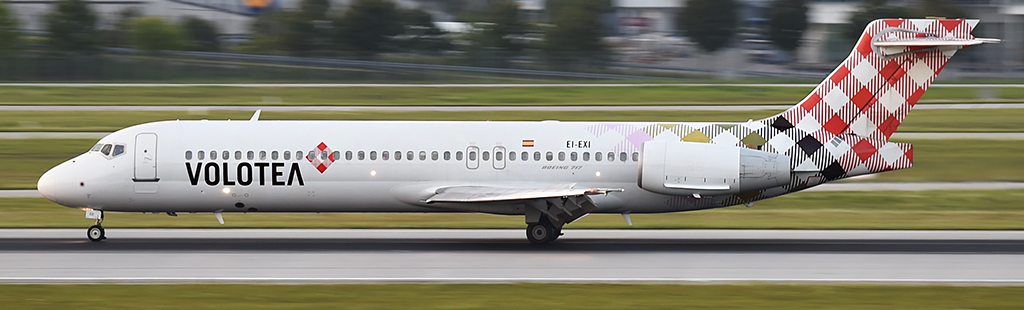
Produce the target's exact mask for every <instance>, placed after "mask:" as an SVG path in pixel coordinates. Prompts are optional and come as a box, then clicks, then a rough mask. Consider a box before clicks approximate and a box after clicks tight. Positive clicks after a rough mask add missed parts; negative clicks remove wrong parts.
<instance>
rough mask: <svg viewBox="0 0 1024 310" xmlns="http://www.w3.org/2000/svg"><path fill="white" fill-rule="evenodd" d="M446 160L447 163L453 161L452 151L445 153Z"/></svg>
mask: <svg viewBox="0 0 1024 310" xmlns="http://www.w3.org/2000/svg"><path fill="white" fill-rule="evenodd" d="M444 160H445V161H449V160H452V151H444Z"/></svg>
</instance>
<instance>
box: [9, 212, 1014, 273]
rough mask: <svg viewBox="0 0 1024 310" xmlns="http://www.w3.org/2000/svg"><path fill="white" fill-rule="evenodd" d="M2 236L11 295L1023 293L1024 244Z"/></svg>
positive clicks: (753, 234) (967, 235) (898, 236)
mask: <svg viewBox="0 0 1024 310" xmlns="http://www.w3.org/2000/svg"><path fill="white" fill-rule="evenodd" d="M564 232H565V236H563V237H562V238H561V239H559V240H558V241H556V242H555V243H553V244H549V245H547V246H541V247H537V246H533V245H530V244H529V243H528V242H527V241H526V240H525V239H524V236H523V234H524V233H523V232H522V231H521V230H277V229H267V230H242V229H239V230H226V229H225V230H208V229H108V230H107V235H108V237H109V238H110V239H108V240H106V241H104V242H101V243H92V242H89V241H86V239H85V229H84V225H83V229H71V230H68V229H57V230H51V229H45V230H43V229H38V230H35V229H12V230H0V236H3V238H0V282H6V283H100V282H102V283H105V282H114V283H182V282H189V283H191V282H231V283H236V282H237V283H363V282H370V283H391V282H427V283H435V282H470V283H476V282H481V283H489V282H670V283H705V282H750V281H755V282H759V281H767V282H853V283H943V284H992V285H995V284H1014V285H1021V284H1024V268H1020V264H1021V262H1024V232H1022V231H807V230H799V231H798V230H574V229H570V228H568V227H567V229H566V230H565V231H564Z"/></svg>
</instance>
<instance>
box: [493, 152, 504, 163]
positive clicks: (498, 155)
mask: <svg viewBox="0 0 1024 310" xmlns="http://www.w3.org/2000/svg"><path fill="white" fill-rule="evenodd" d="M502 160H505V153H502V152H494V161H502Z"/></svg>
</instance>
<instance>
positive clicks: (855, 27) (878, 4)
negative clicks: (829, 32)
mask: <svg viewBox="0 0 1024 310" xmlns="http://www.w3.org/2000/svg"><path fill="white" fill-rule="evenodd" d="M908 16H910V12H909V11H908V10H907V9H906V8H904V7H901V6H892V5H889V4H888V1H887V0H864V2H862V3H861V4H860V8H859V9H858V10H857V11H856V12H854V13H853V15H852V16H850V23H848V24H846V26H845V27H844V28H843V38H844V39H846V40H849V41H851V42H856V41H857V40H858V39H860V35H861V34H863V33H864V28H865V27H867V26H868V23H870V22H871V21H873V20H876V19H879V18H905V17H908Z"/></svg>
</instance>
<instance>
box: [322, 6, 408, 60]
mask: <svg viewBox="0 0 1024 310" xmlns="http://www.w3.org/2000/svg"><path fill="white" fill-rule="evenodd" d="M334 28H335V29H336V31H337V32H336V35H335V42H336V44H338V46H339V47H341V48H343V49H346V50H351V51H354V52H356V53H357V54H359V55H361V56H373V55H374V54H376V53H379V52H382V51H385V50H387V49H388V43H389V41H391V37H393V36H396V35H399V34H401V33H402V31H403V30H402V21H401V19H400V16H399V13H398V8H397V6H396V5H395V3H394V2H393V1H391V0H355V1H353V2H352V4H351V5H349V8H348V10H346V11H345V13H344V14H342V15H341V17H340V18H338V19H336V20H335V23H334Z"/></svg>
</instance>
